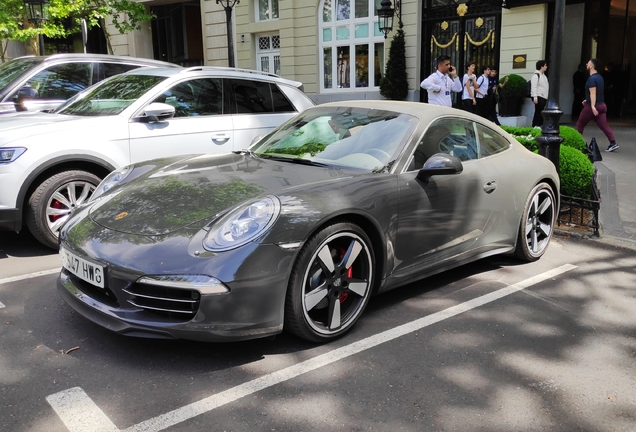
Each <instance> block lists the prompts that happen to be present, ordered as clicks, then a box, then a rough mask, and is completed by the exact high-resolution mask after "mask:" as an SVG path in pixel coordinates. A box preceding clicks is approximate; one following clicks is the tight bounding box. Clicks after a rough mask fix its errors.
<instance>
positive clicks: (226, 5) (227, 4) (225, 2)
mask: <svg viewBox="0 0 636 432" xmlns="http://www.w3.org/2000/svg"><path fill="white" fill-rule="evenodd" d="M238 3H240V1H239V0H216V4H220V5H221V6H223V9H225V22H226V23H227V60H228V64H229V65H230V67H236V65H235V63H234V37H233V36H232V35H233V32H234V30H233V29H232V8H233V7H234V5H236V4H238Z"/></svg>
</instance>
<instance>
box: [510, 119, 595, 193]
mask: <svg viewBox="0 0 636 432" xmlns="http://www.w3.org/2000/svg"><path fill="white" fill-rule="evenodd" d="M501 128H502V129H503V130H505V131H506V132H508V133H509V134H510V135H512V136H514V137H515V139H516V140H517V141H519V143H520V144H521V145H523V146H524V147H525V148H527V149H528V150H530V151H532V152H535V153H537V152H538V144H537V137H538V136H539V135H541V130H540V129H536V128H532V127H514V126H501ZM559 131H560V135H561V136H562V137H563V143H562V144H561V149H560V153H559V158H560V159H559V176H560V177H561V193H563V194H564V195H570V196H573V195H574V196H580V197H583V198H589V197H590V190H591V187H592V177H593V176H594V165H593V164H592V162H590V159H589V158H588V157H587V155H586V154H585V153H584V152H585V148H586V144H585V140H584V139H583V136H581V134H580V133H579V131H577V130H576V129H574V128H572V127H570V126H561V127H560V128H559Z"/></svg>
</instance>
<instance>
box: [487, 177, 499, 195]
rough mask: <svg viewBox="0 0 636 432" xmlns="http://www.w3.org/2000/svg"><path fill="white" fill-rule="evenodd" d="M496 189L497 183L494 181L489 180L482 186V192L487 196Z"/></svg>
mask: <svg viewBox="0 0 636 432" xmlns="http://www.w3.org/2000/svg"><path fill="white" fill-rule="evenodd" d="M495 189H497V182H496V181H495V180H490V181H489V182H486V184H484V192H486V193H487V194H490V193H493V192H494V191H495Z"/></svg>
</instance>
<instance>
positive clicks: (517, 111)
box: [499, 97, 523, 117]
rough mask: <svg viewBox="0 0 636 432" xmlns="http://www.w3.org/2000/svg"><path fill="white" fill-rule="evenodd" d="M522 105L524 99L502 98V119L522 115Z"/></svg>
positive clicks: (500, 112) (500, 109)
mask: <svg viewBox="0 0 636 432" xmlns="http://www.w3.org/2000/svg"><path fill="white" fill-rule="evenodd" d="M521 105H523V98H520V97H500V98H499V115H500V116H501V117H517V116H520V115H521Z"/></svg>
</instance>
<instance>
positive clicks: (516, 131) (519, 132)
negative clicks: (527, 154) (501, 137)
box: [501, 125, 541, 137]
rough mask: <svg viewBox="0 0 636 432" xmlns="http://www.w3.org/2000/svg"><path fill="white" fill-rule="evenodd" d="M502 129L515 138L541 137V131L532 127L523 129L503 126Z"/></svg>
mask: <svg viewBox="0 0 636 432" xmlns="http://www.w3.org/2000/svg"><path fill="white" fill-rule="evenodd" d="M501 128H502V129H503V130H505V131H506V132H508V133H509V134H510V135H514V136H528V135H532V136H533V137H538V136H539V135H541V129H536V128H533V127H530V126H526V127H522V126H506V125H501Z"/></svg>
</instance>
